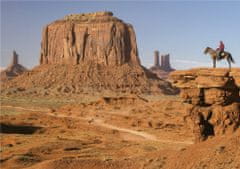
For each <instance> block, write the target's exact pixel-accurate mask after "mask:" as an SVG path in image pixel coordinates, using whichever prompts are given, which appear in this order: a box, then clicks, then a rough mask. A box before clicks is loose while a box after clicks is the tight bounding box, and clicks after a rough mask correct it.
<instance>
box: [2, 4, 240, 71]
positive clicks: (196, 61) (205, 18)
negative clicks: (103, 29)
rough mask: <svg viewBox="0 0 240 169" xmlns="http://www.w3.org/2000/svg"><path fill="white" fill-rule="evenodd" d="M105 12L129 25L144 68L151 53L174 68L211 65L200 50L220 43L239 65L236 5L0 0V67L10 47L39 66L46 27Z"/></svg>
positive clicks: (7, 58)
mask: <svg viewBox="0 0 240 169" xmlns="http://www.w3.org/2000/svg"><path fill="white" fill-rule="evenodd" d="M105 10H106V11H112V12H113V13H114V15H115V16H117V17H119V18H121V19H122V20H124V21H125V22H127V23H131V24H132V25H133V27H134V29H135V33H136V36H137V44H138V49H139V56H140V59H141V63H142V64H143V65H144V66H146V67H149V66H151V65H152V64H153V52H154V50H159V51H160V54H165V53H170V55H171V63H172V66H173V67H174V68H177V69H187V68H191V67H197V66H211V65H212V62H211V59H210V57H209V56H206V55H204V54H203V50H204V48H205V47H206V46H210V47H213V48H216V47H217V45H218V43H219V40H223V41H224V43H225V47H226V50H227V51H229V52H231V53H232V55H233V57H234V58H235V61H236V64H235V65H234V66H235V67H240V22H239V18H240V1H238V2H237V1H230V2H229V1H218V2H217V1H211V2H208V1H197V2H196V1H195V2H194V1H112V2H111V1H58V2H57V1H1V64H0V66H1V67H6V66H7V65H8V64H9V62H10V60H11V56H12V50H13V49H15V50H16V51H17V52H18V53H19V55H20V63H21V64H23V65H25V66H26V67H28V68H32V67H33V66H36V65H38V64H39V55H40V42H41V32H42V28H43V26H44V25H46V24H48V23H50V22H52V21H54V20H56V19H59V18H63V17H64V16H65V15H67V14H71V13H84V12H95V11H105ZM218 66H227V63H226V61H222V62H221V63H218Z"/></svg>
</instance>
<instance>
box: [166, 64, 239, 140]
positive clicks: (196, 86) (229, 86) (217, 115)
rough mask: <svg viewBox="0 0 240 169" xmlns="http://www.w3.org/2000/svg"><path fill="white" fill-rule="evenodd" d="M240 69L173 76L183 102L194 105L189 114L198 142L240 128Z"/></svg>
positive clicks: (204, 70) (197, 71)
mask: <svg viewBox="0 0 240 169" xmlns="http://www.w3.org/2000/svg"><path fill="white" fill-rule="evenodd" d="M239 71H240V69H237V68H236V69H232V70H231V71H230V70H228V69H206V68H203V69H191V70H187V71H175V72H173V73H171V75H170V79H171V81H172V84H173V85H174V86H176V87H178V88H180V90H181V93H180V97H181V98H182V100H183V102H185V103H188V104H190V105H192V108H191V109H189V112H187V114H188V115H189V117H191V119H192V122H193V128H194V133H195V135H196V140H197V141H201V140H205V139H207V138H208V137H209V136H214V135H222V134H226V133H232V132H234V131H235V130H237V129H238V128H239V126H240V95H239V90H240V83H239V77H240V74H239Z"/></svg>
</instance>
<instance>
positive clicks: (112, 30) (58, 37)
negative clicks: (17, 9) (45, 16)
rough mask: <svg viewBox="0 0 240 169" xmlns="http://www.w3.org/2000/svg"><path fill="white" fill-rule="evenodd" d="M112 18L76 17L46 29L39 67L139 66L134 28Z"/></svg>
mask: <svg viewBox="0 0 240 169" xmlns="http://www.w3.org/2000/svg"><path fill="white" fill-rule="evenodd" d="M112 15H113V14H112V13H111V12H97V13H89V14H74V15H69V16H66V17H65V18H64V19H62V20H57V21H55V22H53V23H51V24H49V25H47V26H46V27H45V28H44V29H43V33H42V43H41V56H40V64H73V65H75V64H81V63H98V64H103V65H112V66H114V65H122V64H124V63H132V64H135V65H140V60H139V58H138V50H137V44H136V36H135V32H134V29H133V27H132V26H131V25H130V24H126V23H124V22H123V21H121V20H120V19H118V18H116V17H114V16H112Z"/></svg>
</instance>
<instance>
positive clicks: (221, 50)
mask: <svg viewBox="0 0 240 169" xmlns="http://www.w3.org/2000/svg"><path fill="white" fill-rule="evenodd" d="M224 48H225V46H224V43H223V41H220V42H219V47H218V48H217V49H216V51H217V53H218V60H219V59H221V58H222V57H223V56H224Z"/></svg>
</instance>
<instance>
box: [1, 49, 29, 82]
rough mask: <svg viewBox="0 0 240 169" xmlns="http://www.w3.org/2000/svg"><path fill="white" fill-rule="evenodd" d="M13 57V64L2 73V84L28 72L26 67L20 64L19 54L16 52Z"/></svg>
mask: <svg viewBox="0 0 240 169" xmlns="http://www.w3.org/2000/svg"><path fill="white" fill-rule="evenodd" d="M12 57H13V58H12V61H11V64H10V65H9V66H8V67H7V68H6V69H4V70H3V71H1V73H0V81H1V82H4V81H7V80H11V79H13V78H14V77H16V76H18V75H20V74H22V73H24V72H25V71H27V69H26V68H25V67H24V66H22V65H21V64H19V63H18V54H17V53H16V51H13V56H12Z"/></svg>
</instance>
